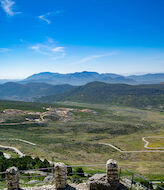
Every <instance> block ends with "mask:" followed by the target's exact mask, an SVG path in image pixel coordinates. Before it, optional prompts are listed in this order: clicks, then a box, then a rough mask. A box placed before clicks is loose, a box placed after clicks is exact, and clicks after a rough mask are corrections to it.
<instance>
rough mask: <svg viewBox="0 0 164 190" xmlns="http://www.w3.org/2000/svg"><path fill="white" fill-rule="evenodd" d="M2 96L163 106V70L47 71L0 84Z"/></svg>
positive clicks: (0, 94)
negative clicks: (135, 72) (125, 73)
mask: <svg viewBox="0 0 164 190" xmlns="http://www.w3.org/2000/svg"><path fill="white" fill-rule="evenodd" d="M143 83H144V84H143ZM149 83H150V84H149ZM0 99H1V100H19V101H37V102H50V103H52V102H56V101H74V102H86V103H103V104H111V105H123V106H135V107H145V106H155V107H162V108H164V73H157V74H146V75H140V76H136V75H132V76H128V77H124V76H121V75H117V74H110V73H106V74H99V73H96V72H86V71H84V72H81V73H72V74H59V73H50V72H44V73H39V74H35V75H32V76H30V77H28V78H26V79H24V80H22V81H17V82H7V83H4V84H0Z"/></svg>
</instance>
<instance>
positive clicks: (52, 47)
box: [29, 39, 66, 59]
mask: <svg viewBox="0 0 164 190" xmlns="http://www.w3.org/2000/svg"><path fill="white" fill-rule="evenodd" d="M29 48H30V49H32V50H34V51H35V52H37V53H40V54H42V55H46V56H50V57H52V58H53V59H59V58H63V57H65V55H66V53H65V48H64V47H62V46H57V45H56V44H55V42H54V40H53V39H48V41H47V42H46V43H37V44H34V45H33V46H30V47H29Z"/></svg>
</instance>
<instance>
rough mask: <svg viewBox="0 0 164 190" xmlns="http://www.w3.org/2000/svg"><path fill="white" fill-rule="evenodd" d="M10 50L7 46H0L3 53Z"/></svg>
mask: <svg viewBox="0 0 164 190" xmlns="http://www.w3.org/2000/svg"><path fill="white" fill-rule="evenodd" d="M8 51H10V49H9V48H0V53H5V52H8Z"/></svg>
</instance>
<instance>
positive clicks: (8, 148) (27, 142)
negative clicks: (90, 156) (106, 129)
mask: <svg viewBox="0 0 164 190" xmlns="http://www.w3.org/2000/svg"><path fill="white" fill-rule="evenodd" d="M146 138H164V137H154V136H153V137H152V136H148V137H142V141H143V142H145V145H144V148H146V149H151V150H130V151H126V150H125V151H124V150H121V149H120V148H118V147H116V146H114V145H112V144H110V143H98V144H101V145H105V146H110V147H111V148H113V149H115V150H117V151H118V152H120V153H144V152H163V153H164V150H160V149H164V147H159V148H150V147H148V145H149V141H147V140H146ZM0 140H7V141H10V140H11V141H20V142H23V143H26V144H29V145H32V146H36V144H35V143H32V142H30V141H27V140H23V139H17V138H0ZM0 149H3V150H11V151H14V152H15V153H17V154H18V155H19V156H20V157H23V156H25V154H23V153H22V152H21V151H20V150H19V149H17V148H15V147H11V146H3V145H0ZM152 149H153V150H152ZM154 149H155V150H154ZM49 162H50V161H49Z"/></svg>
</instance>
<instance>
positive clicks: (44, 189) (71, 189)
mask: <svg viewBox="0 0 164 190" xmlns="http://www.w3.org/2000/svg"><path fill="white" fill-rule="evenodd" d="M23 190H55V186H54V185H45V186H40V187H26V188H23ZM65 190H87V186H86V184H85V183H82V184H79V185H75V184H72V185H68V186H67V188H66V189H65Z"/></svg>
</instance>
